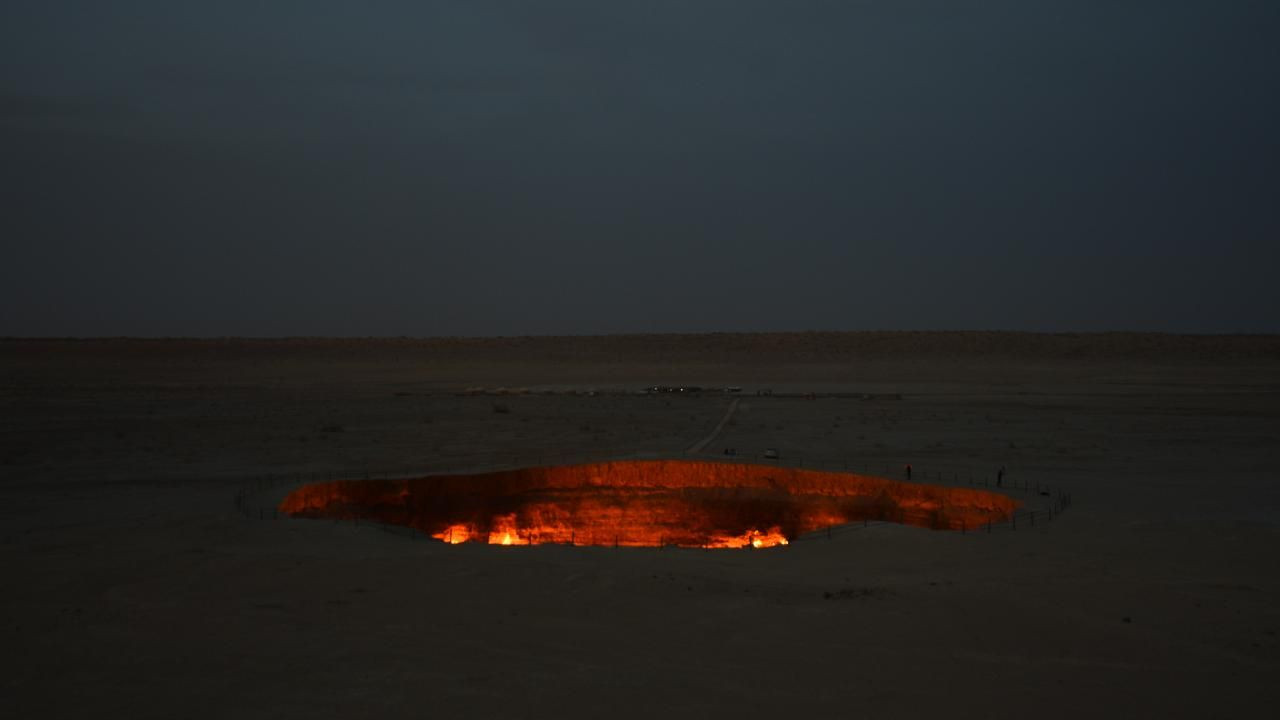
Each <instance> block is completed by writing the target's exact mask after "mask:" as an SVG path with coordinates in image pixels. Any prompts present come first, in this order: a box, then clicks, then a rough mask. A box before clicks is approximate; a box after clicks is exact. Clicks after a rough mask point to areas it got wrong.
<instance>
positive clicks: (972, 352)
mask: <svg viewBox="0 0 1280 720" xmlns="http://www.w3.org/2000/svg"><path fill="white" fill-rule="evenodd" d="M383 348H385V349H387V350H393V349H398V350H406V351H412V352H414V353H422V354H424V355H427V356H430V357H433V358H437V359H440V360H442V361H448V360H456V359H463V358H465V359H468V360H473V361H479V362H484V361H487V360H495V361H496V360H503V361H505V360H507V359H509V357H510V354H511V353H522V354H524V355H526V356H527V357H529V358H531V359H535V358H536V359H537V360H541V361H550V362H554V361H556V360H570V361H573V362H579V363H580V362H592V363H620V362H626V363H634V362H671V361H682V362H697V363H712V364H720V363H729V364H741V363H746V364H771V363H776V362H786V363H816V364H827V363H843V362H851V361H876V360H894V359H908V358H913V357H919V358H924V357H930V358H933V357H952V358H956V359H966V358H967V359H977V358H983V357H990V358H1002V359H1008V360H1018V361H1032V362H1034V361H1063V360H1067V361H1071V360H1079V361H1141V362H1155V363H1161V362H1167V363H1177V362H1205V361H1261V362H1271V361H1275V360H1280V335H1275V334H1271V335H1174V334H1164V333H1137V332H1103V333H1031V332H1007V331H859V332H771V333H690V334H635V335H571V336H512V337H427V338H410V337H368V338H357V337H342V338H328V337H324V338H318V337H290V338H235V337H226V338H6V339H4V340H3V341H0V351H2V352H4V353H13V352H23V351H47V352H55V353H57V352H70V353H73V354H74V353H79V352H84V351H90V352H95V353H97V352H106V353H108V354H110V353H114V352H120V353H123V354H126V355H128V354H133V353H135V352H137V351H139V350H142V351H146V352H148V353H150V352H155V353H159V354H183V353H184V352H188V351H189V352H195V353H201V354H203V353H205V352H208V351H211V350H212V351H215V352H216V351H217V350H219V349H221V350H233V349H239V350H244V351H246V352H253V351H255V350H257V351H265V350H274V351H277V352H285V353H288V352H289V351H305V352H308V353H320V354H337V355H341V354H343V353H344V351H347V350H353V349H359V350H361V351H365V350H370V349H383Z"/></svg>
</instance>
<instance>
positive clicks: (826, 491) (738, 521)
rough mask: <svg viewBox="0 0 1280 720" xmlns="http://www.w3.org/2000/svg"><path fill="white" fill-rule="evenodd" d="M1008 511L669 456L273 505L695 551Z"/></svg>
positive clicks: (948, 494) (474, 531)
mask: <svg viewBox="0 0 1280 720" xmlns="http://www.w3.org/2000/svg"><path fill="white" fill-rule="evenodd" d="M1017 507H1018V502H1017V501H1016V500H1014V499H1012V498H1010V497H1008V496H1006V495H1003V494H999V493H994V492H988V491H984V490H977V489H972V488H952V487H944V486H940V485H925V484H920V483H904V482H898V481H895V480H889V479H886V478H878V477H871V476H867V475H855V474H851V473H833V472H819V471H814V470H799V469H791V468H778V467H774V466H763V465H743V464H732V463H717V462H693V461H678V460H668V461H662V460H654V461H619V462H612V463H599V464H591V465H574V466H562V467H543V468H524V469H521V470H509V471H504V472H495V473H486V474H482V475H444V476H431V477H424V478H417V479H413V480H383V481H377V480H373V481H338V482H332V483H318V484H314V485H307V486H304V487H301V488H299V489H297V490H295V491H293V492H292V493H290V494H289V496H288V497H286V498H285V499H284V501H283V502H282V503H281V504H280V509H281V510H282V511H284V512H286V513H288V514H290V515H295V516H299V517H329V518H339V519H341V518H370V519H375V520H378V521H381V522H386V523H391V524H397V525H406V526H410V527H414V528H418V529H420V530H422V531H424V532H426V533H427V534H428V535H431V536H432V537H434V538H436V539H439V540H442V541H444V542H446V543H450V544H454V545H456V544H459V543H464V542H488V543H489V544H491V545H539V544H546V543H563V544H573V545H615V546H629V547H639V546H660V545H678V546H682V547H705V548H748V547H750V548H770V547H779V546H783V545H787V544H788V543H789V542H790V541H791V540H794V539H795V538H796V537H799V536H800V535H802V534H804V533H808V532H813V531H815V530H820V529H823V528H829V527H832V526H835V525H842V524H846V523H850V522H856V521H863V520H888V521H892V522H899V523H903V524H908V525H917V526H922V527H931V528H937V529H953V530H959V529H969V528H975V527H978V526H980V525H984V524H986V523H988V522H1001V521H1003V520H1005V519H1006V518H1008V517H1009V515H1010V514H1012V513H1013V511H1014V510H1016V509H1017ZM762 528H763V529H762Z"/></svg>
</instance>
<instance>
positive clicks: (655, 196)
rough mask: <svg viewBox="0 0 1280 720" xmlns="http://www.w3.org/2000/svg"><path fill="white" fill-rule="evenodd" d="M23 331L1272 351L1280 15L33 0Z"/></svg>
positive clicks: (1279, 248)
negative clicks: (967, 339) (766, 338)
mask: <svg viewBox="0 0 1280 720" xmlns="http://www.w3.org/2000/svg"><path fill="white" fill-rule="evenodd" d="M0 60H2V64H0V133H2V135H0V137H2V138H3V139H2V140H0V190H2V191H3V197H4V200H3V203H4V204H3V214H2V216H0V235H2V236H3V251H4V252H3V262H2V263H0V335H117V334H128V335H382V334H387V335H400V334H406V335H453V334H460V335H492V334H507V335H511V334H559V333H597V332H650V331H701V330H726V331H733V330H784V329H787V330H803V329H837V330H838V329H848V330H856V329H877V328H883V329H894V328H903V329H955V328H1003V329H1027V330H1107V329H1137V330H1162V331H1164V330H1167V331H1188V332H1228V331H1265V332H1275V331H1280V312H1277V310H1278V309H1280V278H1278V277H1277V276H1278V273H1280V209H1278V208H1280V177H1278V175H1277V173H1278V171H1280V3H1277V2H1275V0H1262V1H1259V2H1246V1H1243V0H1240V1H1237V0H1216V1H1215V0H1203V1H1199V2H1189V1H1186V0H1163V1H1152V2H1128V1H1125V0H1112V1H1109V2H1103V1H1098V2H1092V1H1088V0H1062V1H1052V2H1049V1H1039V0H981V1H974V2H969V1H964V0H928V1H918V2H917V1H911V0H883V1H867V2H858V1H856V0H832V1H829V2H813V1H804V0H787V1H782V0H769V1H767V2H766V1H757V0H678V1H671V2H668V1H665V0H646V1H645V2H627V1H624V2H618V1H614V2H601V1H600V0H542V1H539V2H528V1H519V0H458V1H457V2H436V1H429V0H412V1H410V0H405V1H403V2H363V3H353V2H341V3H340V2H330V1H318V0H306V1H299V2H284V1H279V2H233V1H229V0H222V1H221V2H209V3H177V2H173V1H172V0H112V1H111V2H103V1H102V0H83V1H71V0H64V1H61V2H57V1H53V0H36V1H32V2H28V1H25V0H6V2H4V3H3V5H2V6H0Z"/></svg>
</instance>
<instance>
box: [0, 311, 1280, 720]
mask: <svg viewBox="0 0 1280 720" xmlns="http://www.w3.org/2000/svg"><path fill="white" fill-rule="evenodd" d="M681 382H683V383H690V384H698V385H703V386H706V387H723V386H727V385H735V386H741V387H742V388H743V390H742V392H741V393H740V394H739V395H738V396H736V397H739V398H740V399H739V404H738V407H737V408H736V410H735V411H734V413H733V414H732V416H731V417H730V418H729V420H728V421H725V422H724V425H723V427H722V428H721V429H720V432H719V433H718V434H717V435H716V436H715V438H714V439H713V440H712V441H711V442H709V443H708V444H707V445H706V447H705V450H704V452H705V453H706V454H707V456H715V455H717V454H718V453H721V452H722V450H723V448H725V447H734V448H736V449H737V450H738V451H739V453H740V454H741V455H743V456H744V457H750V456H751V455H754V454H758V453H759V452H762V451H763V449H764V448H770V447H772V448H778V449H779V450H780V451H781V452H782V454H783V456H784V460H786V461H788V462H802V463H807V464H822V463H828V464H831V466H835V464H838V463H847V464H851V465H852V466H855V467H860V469H864V470H871V471H875V472H887V473H889V474H895V473H897V472H899V469H900V468H901V466H902V464H904V463H907V462H910V463H912V464H913V466H914V467H915V468H916V469H917V470H916V471H917V473H918V474H923V475H926V476H927V475H930V474H932V475H934V477H935V478H936V477H943V479H944V480H946V479H947V478H948V477H949V479H950V481H952V482H957V481H958V482H967V479H968V478H969V477H977V478H982V477H984V476H986V475H989V474H991V473H993V472H994V470H995V469H996V468H997V467H999V466H1001V465H1004V466H1007V467H1008V469H1009V474H1010V477H1011V479H1014V478H1016V479H1017V480H1018V481H1021V482H1026V483H1030V484H1032V485H1035V484H1042V485H1045V486H1051V487H1053V488H1056V489H1062V490H1065V491H1068V492H1070V493H1071V494H1072V496H1073V498H1074V504H1073V506H1072V508H1071V509H1070V510H1069V511H1068V512H1067V513H1065V514H1063V515H1062V516H1060V517H1059V518H1057V519H1056V520H1055V521H1054V522H1053V523H1051V524H1048V525H1043V524H1042V525H1037V526H1036V527H1034V528H1030V527H1023V526H1020V527H1019V528H1018V530H1017V531H1016V532H1014V531H1005V532H996V533H991V534H984V533H978V534H966V535H959V534H956V533H946V532H934V531H929V530H923V529H917V528H908V527H900V526H895V525H888V524H877V525H872V526H870V527H867V528H860V529H857V530H855V531H851V532H847V533H843V534H839V535H837V536H835V537H833V538H832V539H831V540H825V539H814V540H807V541H805V542H797V543H794V544H792V545H791V546H788V547H786V548H780V549H776V550H770V551H750V550H741V551H702V550H674V549H662V550H659V549H618V550H615V549H612V548H570V547H559V546H554V547H553V546H539V547H532V548H497V547H488V546H476V545H468V546H459V547H449V546H446V545H444V544H442V543H437V542H430V541H426V540H415V539H412V538H411V537H408V536H406V535H404V534H402V533H394V532H387V531H385V530H383V529H380V528H378V527H375V526H370V525H367V524H363V525H352V524H334V523H330V522H323V521H305V520H286V519H278V520H271V519H264V520H258V519H257V518H256V517H249V516H247V514H246V513H244V512H241V511H240V510H239V509H237V507H236V505H235V502H234V499H235V497H236V495H237V493H239V492H241V491H242V490H244V489H246V488H254V490H253V491H254V492H255V493H257V494H256V495H255V497H256V498H258V501H259V502H260V503H261V504H265V505H269V502H270V499H271V497H272V496H271V493H273V492H278V491H282V490H281V488H283V487H285V485H272V486H271V487H268V488H265V489H263V490H261V491H259V490H256V487H257V485H256V484H257V483H260V482H261V480H262V478H264V477H266V476H272V477H275V478H277V481H276V482H281V481H280V480H278V479H279V478H285V479H286V480H285V482H297V481H299V480H301V479H306V478H314V477H330V476H344V477H351V476H360V475H362V474H364V473H369V474H372V475H378V474H382V473H385V474H388V475H413V474H421V473H426V472H439V471H465V470H469V469H481V468H486V467H491V466H502V465H512V464H535V463H546V462H559V461H562V460H573V459H575V458H579V457H582V456H584V455H591V456H613V455H616V456H646V457H679V456H681V455H682V453H683V452H684V451H685V450H687V449H688V448H690V447H692V446H696V445H697V444H698V443H699V441H700V440H702V439H704V438H706V437H707V436H708V435H709V434H710V433H712V432H713V430H715V429H716V427H717V426H718V425H719V424H720V423H721V422H722V420H723V419H724V417H725V413H726V410H727V409H728V407H729V404H730V403H731V402H732V399H733V397H735V396H730V395H726V394H723V393H716V392H704V393H701V394H698V395H696V396H645V395H641V394H638V393H637V392H636V391H638V390H639V389H640V388H642V387H644V386H647V385H652V384H655V383H681ZM498 388H504V389H505V390H504V391H503V392H504V393H507V394H501V395H499V394H494V391H495V390H496V389H498ZM481 389H483V392H482V391H481ZM764 389H768V390H771V391H773V393H774V394H773V395H771V396H759V395H757V394H756V392H757V391H760V390H764ZM513 391H514V393H515V394H511V393H512V392H513ZM588 391H594V394H592V393H591V392H588ZM0 393H2V395H0V397H3V408H4V412H3V414H0V468H2V469H3V481H2V482H0V493H3V495H2V496H0V497H2V500H3V502H0V513H2V515H0V518H2V532H0V541H2V542H0V558H2V559H3V568H4V570H5V573H4V574H5V583H4V587H5V591H4V593H3V594H0V604H2V605H0V607H3V611H4V618H5V620H4V623H3V624H2V625H0V639H2V640H3V643H4V647H5V648H6V650H7V652H5V653H4V655H3V661H2V662H3V663H4V668H3V670H4V672H3V673H0V678H2V679H0V683H3V696H4V702H5V705H6V706H7V707H9V708H11V709H13V711H14V717H84V716H112V715H114V716H136V717H165V718H169V717H281V716H308V717H344V718H350V717H485V718H488V717H509V718H521V717H557V718H563V717H584V718H585V717H645V718H652V717H655V716H662V717H762V716H771V715H786V716H809V717H851V716H855V715H859V716H871V717H918V716H922V715H925V714H929V715H935V714H941V715H946V716H951V717H1022V716H1037V717H1072V718H1079V717H1081V716H1101V717H1135V716H1138V717H1197V718H1200V717H1236V716H1240V715H1244V714H1246V713H1247V714H1250V715H1254V716H1262V715H1269V714H1271V712H1272V711H1273V709H1274V707H1275V706H1276V704H1277V702H1280V682H1278V681H1277V678H1278V677H1280V555H1278V554H1277V548H1280V527H1278V525H1277V520H1276V517H1277V511H1278V510H1280V471H1278V470H1277V468H1280V339H1277V338H1275V337H1269V336H1268V337H1191V338H1187V337H1173V336H1161V335H1128V334H1106V335H1078V336H1040V335H1024V334H998V333H938V334H931V333H858V334H845V335H841V334H791V335H712V336H633V337H622V338H541V339H524V338H503V339H491V340H456V339H455V340H431V341H418V340H364V341H361V340H344V341H327V340H294V341H230V340H227V341H66V342H55V341H21V340H11V341H2V342H0ZM809 393H813V397H808V396H807V395H808V394H809ZM495 405H502V406H503V407H504V408H505V411H504V412H499V411H495Z"/></svg>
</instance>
